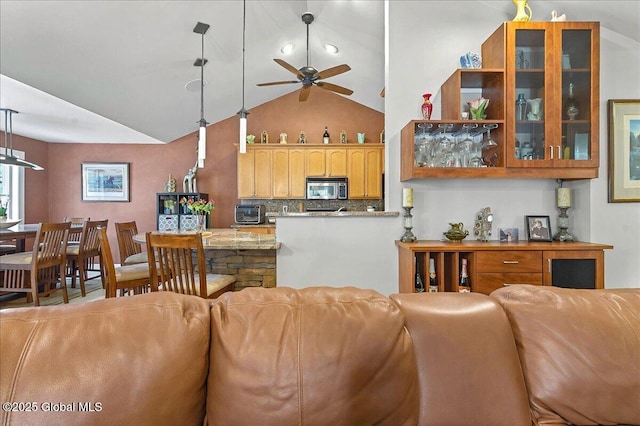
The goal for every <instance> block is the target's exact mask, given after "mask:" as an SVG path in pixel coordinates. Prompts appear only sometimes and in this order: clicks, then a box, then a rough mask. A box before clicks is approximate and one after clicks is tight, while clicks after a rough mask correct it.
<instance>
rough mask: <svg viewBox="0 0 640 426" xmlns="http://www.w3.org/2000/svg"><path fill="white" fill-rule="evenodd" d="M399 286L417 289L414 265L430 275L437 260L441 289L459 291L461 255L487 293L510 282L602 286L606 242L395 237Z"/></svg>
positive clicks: (475, 285)
mask: <svg viewBox="0 0 640 426" xmlns="http://www.w3.org/2000/svg"><path fill="white" fill-rule="evenodd" d="M396 245H397V246H398V258H399V264H400V267H399V291H400V292H401V293H412V292H414V291H415V277H416V271H419V272H420V274H421V276H422V278H423V280H425V279H427V277H428V266H429V259H430V258H432V259H434V260H435V266H436V276H437V280H438V289H439V291H454V292H455V291H458V280H459V277H460V268H461V266H460V265H461V262H462V259H463V258H464V259H467V262H468V273H469V278H470V280H471V290H472V291H473V292H479V293H484V294H489V293H491V292H492V291H494V290H497V289H498V288H501V287H504V286H508V285H519V284H530V285H553V286H557V287H567V288H604V250H606V249H612V248H613V246H610V245H607V244H596V243H582V242H571V243H567V242H548V243H542V242H541V243H537V242H525V241H520V242H512V243H501V242H499V241H489V242H480V241H467V242H465V241H463V242H460V243H453V242H448V241H418V242H416V243H402V242H399V241H396Z"/></svg>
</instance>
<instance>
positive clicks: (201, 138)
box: [193, 22, 209, 168]
mask: <svg viewBox="0 0 640 426" xmlns="http://www.w3.org/2000/svg"><path fill="white" fill-rule="evenodd" d="M208 29H209V24H205V23H202V22H198V23H197V24H196V26H195V27H194V28H193V32H194V33H198V34H201V35H202V55H201V56H200V57H199V58H198V59H196V61H195V62H194V63H193V65H194V66H196V67H198V66H199V67H200V121H199V122H198V124H199V131H198V167H200V168H202V167H204V160H205V159H206V158H207V155H206V154H207V153H206V151H207V120H205V119H204V66H205V65H206V64H207V60H206V59H205V57H204V35H205V34H206V33H207V30H208Z"/></svg>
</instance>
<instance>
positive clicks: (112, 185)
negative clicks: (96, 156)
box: [81, 163, 129, 202]
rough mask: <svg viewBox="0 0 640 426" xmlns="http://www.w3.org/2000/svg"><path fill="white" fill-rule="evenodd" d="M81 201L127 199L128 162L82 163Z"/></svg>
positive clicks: (121, 200)
mask: <svg viewBox="0 0 640 426" xmlns="http://www.w3.org/2000/svg"><path fill="white" fill-rule="evenodd" d="M81 167H82V171H81V177H82V180H81V181H82V201H102V202H105V201H116V202H128V201H129V163H82V164H81Z"/></svg>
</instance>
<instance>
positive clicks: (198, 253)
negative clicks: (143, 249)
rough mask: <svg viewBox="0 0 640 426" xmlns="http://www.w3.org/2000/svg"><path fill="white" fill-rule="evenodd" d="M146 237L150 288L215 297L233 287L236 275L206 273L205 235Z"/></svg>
mask: <svg viewBox="0 0 640 426" xmlns="http://www.w3.org/2000/svg"><path fill="white" fill-rule="evenodd" d="M145 238H146V241H147V257H148V258H149V262H148V264H149V273H150V276H151V291H173V292H175V293H181V294H188V295H195V296H200V297H203V298H208V299H214V298H216V297H218V296H219V295H221V294H222V293H224V292H226V291H233V290H234V285H235V282H236V278H235V276H233V275H223V274H212V273H208V272H206V265H205V256H204V246H203V244H202V234H199V233H192V234H161V233H157V232H147V233H146V234H145Z"/></svg>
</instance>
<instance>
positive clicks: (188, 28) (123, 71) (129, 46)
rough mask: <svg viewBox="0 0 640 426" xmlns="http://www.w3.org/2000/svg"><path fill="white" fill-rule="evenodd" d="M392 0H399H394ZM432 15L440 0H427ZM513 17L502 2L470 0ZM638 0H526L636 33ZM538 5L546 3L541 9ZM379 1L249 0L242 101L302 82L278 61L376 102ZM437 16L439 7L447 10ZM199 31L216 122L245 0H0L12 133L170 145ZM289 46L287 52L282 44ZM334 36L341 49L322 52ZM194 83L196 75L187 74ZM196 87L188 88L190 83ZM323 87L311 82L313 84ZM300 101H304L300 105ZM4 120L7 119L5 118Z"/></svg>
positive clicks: (259, 99) (187, 105)
mask: <svg viewBox="0 0 640 426" xmlns="http://www.w3.org/2000/svg"><path fill="white" fill-rule="evenodd" d="M393 1H398V0H393ZM432 3H433V6H434V13H443V11H446V8H447V4H448V2H446V1H433V2H432ZM466 3H468V4H469V5H470V6H471V7H491V8H493V9H495V10H496V13H497V14H499V15H500V16H501V17H502V18H501V20H509V19H511V17H512V15H513V12H514V7H513V4H512V2H511V1H510V0H493V1H492V0H489V1H483V0H470V1H466ZM638 3H640V2H638V1H636V0H634V1H588V2H580V3H578V2H575V1H542V0H540V1H535V2H534V1H531V2H530V4H532V7H533V8H534V10H535V9H537V10H539V11H540V12H539V13H541V15H539V16H538V18H539V19H548V17H547V16H546V14H547V12H544V14H545V16H544V17H543V16H542V13H543V12H542V10H545V11H550V10H551V9H558V10H559V11H569V10H570V11H571V12H570V14H571V16H570V17H571V18H572V19H574V20H598V21H601V22H602V25H603V26H604V27H609V28H610V29H612V30H614V31H616V32H618V33H620V34H622V35H623V36H626V37H630V38H632V39H634V40H636V41H638V39H639V38H640V37H639V31H638V22H639V19H640V16H638V11H639V10H640V9H639V8H638ZM542 5H544V7H543V6H542ZM384 7H385V3H384V2H383V1H381V0H359V1H356V0H353V1H349V0H335V1H314V0H309V1H301V0H278V1H257V0H249V1H247V2H246V51H245V73H246V76H245V101H244V104H245V107H246V108H247V109H248V110H249V111H250V110H251V108H252V107H255V106H257V105H260V104H262V103H265V102H268V101H269V100H272V99H275V98H277V97H279V96H282V95H284V94H286V93H289V92H291V91H294V90H297V89H299V87H300V85H299V84H295V85H294V84H291V85H279V86H270V87H257V86H256V84H257V83H262V82H270V81H280V80H295V76H294V75H293V74H291V73H290V72H289V71H287V70H286V69H285V68H283V67H281V66H280V65H278V64H276V63H275V62H274V61H273V59H274V58H280V59H283V60H285V61H286V62H288V63H289V64H291V65H293V66H294V67H295V68H300V67H302V66H304V65H306V61H307V52H306V25H305V24H304V23H303V22H302V19H301V16H302V14H303V13H305V12H311V13H313V14H314V16H315V21H314V22H313V23H312V24H311V25H310V26H309V35H310V43H309V49H310V53H309V65H311V66H313V67H315V68H316V69H318V70H324V69H326V68H330V67H333V66H336V65H339V64H343V63H346V64H348V65H349V66H350V67H351V71H348V72H346V73H344V74H341V75H337V76H335V77H331V78H328V79H327V81H328V82H331V83H334V84H338V85H340V86H344V87H347V88H350V89H352V90H353V92H354V93H353V94H352V95H351V96H350V97H349V98H350V99H352V100H354V101H356V102H359V103H361V104H363V105H366V106H368V107H370V108H372V109H375V110H378V111H383V110H384V99H383V98H382V97H380V91H381V90H382V88H383V87H384V60H385V57H384V56H385V55H384ZM443 16H445V14H443ZM199 21H200V22H204V23H207V24H209V25H210V26H211V27H210V29H209V30H208V32H207V34H206V35H205V55H204V56H205V58H207V59H208V61H209V62H208V64H207V65H206V66H205V71H204V72H205V75H204V80H205V82H206V86H205V106H204V111H205V118H206V119H207V121H209V122H217V121H220V120H223V119H226V118H228V117H231V116H233V115H235V114H236V113H237V112H238V111H239V110H240V108H241V107H242V35H243V33H242V24H243V2H242V1H239V0H232V1H182V0H173V1H152V0H149V1H120V0H103V1H76V0H70V1H60V0H44V1H36V0H31V1H22V0H19V1H13V0H0V74H1V76H0V78H1V79H0V106H2V107H3V108H12V109H15V110H18V111H19V112H20V114H18V115H17V116H15V117H14V123H13V129H14V133H15V134H20V135H23V136H27V137H31V138H35V139H39V140H43V141H46V142H81V143H82V142H104V143H166V142H170V141H172V140H175V139H177V138H179V137H181V136H184V135H185V134H188V133H190V132H193V131H194V130H196V128H197V121H198V120H199V118H200V91H199V85H198V82H199V80H198V79H199V78H200V69H199V68H197V67H195V66H194V65H193V63H194V61H195V59H196V58H198V57H200V56H201V36H200V35H199V34H196V33H194V32H193V28H194V26H195V24H196V23H197V22H199ZM288 42H293V43H295V46H296V47H295V50H294V52H293V53H292V54H290V55H287V56H285V55H283V54H282V53H281V52H280V48H281V47H282V46H283V45H284V44H285V43H288ZM324 43H331V44H334V45H336V46H338V48H339V49H340V50H339V52H338V53H337V54H330V53H328V52H326V51H325V50H324V49H323V47H322V45H323V44H324ZM193 80H198V81H196V83H195V84H194V83H191V84H190V85H188V86H187V83H189V82H193ZM194 88H195V90H194ZM315 90H322V89H319V88H316V87H314V88H313V90H312V92H311V96H313V91H315ZM301 107H304V104H301ZM0 126H1V128H3V127H4V123H2V124H1V125H0Z"/></svg>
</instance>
